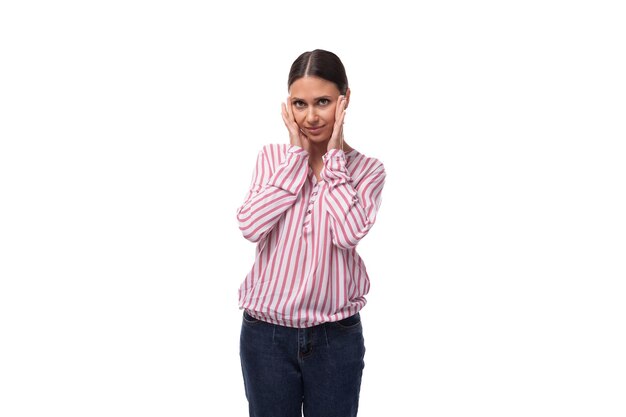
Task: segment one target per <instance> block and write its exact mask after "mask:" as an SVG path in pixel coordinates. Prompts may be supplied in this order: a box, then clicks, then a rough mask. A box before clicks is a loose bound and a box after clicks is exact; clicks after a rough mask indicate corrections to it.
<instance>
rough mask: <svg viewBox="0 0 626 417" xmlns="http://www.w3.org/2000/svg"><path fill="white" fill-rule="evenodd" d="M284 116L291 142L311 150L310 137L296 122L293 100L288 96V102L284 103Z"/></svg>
mask: <svg viewBox="0 0 626 417" xmlns="http://www.w3.org/2000/svg"><path fill="white" fill-rule="evenodd" d="M282 116H283V122H285V126H286V127H287V130H288V131H289V143H291V144H292V145H296V146H300V147H301V148H303V149H304V150H305V151H307V152H308V151H309V138H308V137H307V136H306V135H305V134H304V133H303V132H302V130H300V127H299V126H298V124H297V123H296V119H295V118H294V116H293V111H292V109H291V100H290V97H289V96H287V103H286V104H285V103H282Z"/></svg>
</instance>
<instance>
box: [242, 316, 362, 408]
mask: <svg viewBox="0 0 626 417" xmlns="http://www.w3.org/2000/svg"><path fill="white" fill-rule="evenodd" d="M239 356H240V358H241V368H242V371H243V381H244V387H245V392H246V398H247V399H248V405H249V410H250V417H300V416H302V411H304V416H305V417H354V416H356V415H357V408H358V405H359V392H360V388H361V375H362V373H363V368H364V366H365V362H364V361H363V358H364V357H365V344H364V339H363V327H362V324H361V316H360V314H359V313H357V314H355V315H354V316H351V317H348V318H345V319H343V320H340V321H337V322H331V323H322V324H319V325H317V326H313V327H308V328H304V329H298V328H295V327H285V326H279V325H275V324H271V323H267V322H265V321H262V320H258V319H255V318H253V317H252V316H250V315H249V314H248V313H246V312H245V311H244V313H243V322H242V325H241V337H240V350H239Z"/></svg>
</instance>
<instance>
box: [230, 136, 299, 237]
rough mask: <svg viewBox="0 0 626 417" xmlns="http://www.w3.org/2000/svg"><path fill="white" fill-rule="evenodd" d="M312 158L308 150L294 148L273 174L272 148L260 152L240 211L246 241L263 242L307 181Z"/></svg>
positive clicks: (293, 146) (241, 225) (264, 148)
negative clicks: (309, 161)
mask: <svg viewBox="0 0 626 417" xmlns="http://www.w3.org/2000/svg"><path fill="white" fill-rule="evenodd" d="M308 157H309V154H308V152H307V151H306V150H304V148H302V147H299V146H296V145H290V146H289V147H288V148H287V152H286V154H285V159H284V160H283V161H282V163H280V164H279V165H278V166H277V167H276V170H275V171H274V172H272V165H271V164H270V155H268V146H264V147H263V149H261V151H259V154H258V157H257V162H256V166H255V169H254V172H253V174H252V181H251V182H250V189H249V191H248V193H247V194H246V197H245V200H244V203H243V205H241V206H240V207H239V208H238V209H237V220H238V222H239V229H240V230H241V232H242V233H243V236H244V237H245V238H246V239H248V240H250V241H252V242H258V241H260V240H261V239H263V238H264V237H265V236H267V234H268V233H269V232H270V231H271V230H272V229H273V228H274V227H275V226H276V224H277V223H278V220H279V219H280V217H281V216H282V214H283V213H284V212H285V211H287V209H289V207H291V206H292V205H293V204H294V202H295V201H296V199H297V196H298V193H299V192H300V189H301V188H302V186H303V185H304V182H305V181H306V178H307V171H308Z"/></svg>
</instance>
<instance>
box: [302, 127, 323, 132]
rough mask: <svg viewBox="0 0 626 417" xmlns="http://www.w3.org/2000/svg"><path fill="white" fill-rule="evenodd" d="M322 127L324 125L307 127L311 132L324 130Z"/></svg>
mask: <svg viewBox="0 0 626 417" xmlns="http://www.w3.org/2000/svg"><path fill="white" fill-rule="evenodd" d="M322 127H324V126H318V127H307V128H306V129H307V130H308V131H309V132H311V133H319V132H321V131H322Z"/></svg>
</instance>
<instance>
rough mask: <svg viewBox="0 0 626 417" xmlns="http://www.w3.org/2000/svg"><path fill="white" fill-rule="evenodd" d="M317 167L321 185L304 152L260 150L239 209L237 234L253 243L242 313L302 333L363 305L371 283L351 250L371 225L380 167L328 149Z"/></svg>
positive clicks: (272, 146)
mask: <svg viewBox="0 0 626 417" xmlns="http://www.w3.org/2000/svg"><path fill="white" fill-rule="evenodd" d="M322 160H323V162H324V165H323V168H322V171H321V172H320V177H321V180H320V181H319V182H318V181H317V178H316V177H315V175H314V173H313V170H312V169H311V168H310V167H309V154H308V152H307V151H306V150H304V148H301V147H299V146H295V145H291V144H269V145H265V146H264V147H263V148H262V149H261V150H260V151H259V153H258V156H257V161H256V165H255V168H254V171H253V174H252V181H251V182H250V187H249V190H248V192H247V194H246V196H245V198H244V203H243V204H242V205H241V206H240V207H239V208H237V220H238V222H239V229H240V230H241V232H242V234H243V236H244V237H245V238H246V239H248V240H250V241H251V242H254V243H256V244H257V247H256V252H255V261H254V264H253V266H252V268H251V270H250V272H249V273H248V274H247V276H246V277H245V279H244V281H243V282H242V283H241V286H240V287H239V307H240V308H243V309H246V310H247V311H248V312H249V313H250V315H252V316H254V317H257V318H259V319H261V320H265V321H268V322H270V323H275V324H279V325H282V326H289V327H298V328H305V327H310V326H315V325H317V324H320V323H324V322H329V321H337V320H341V319H343V318H345V317H348V316H351V315H353V314H356V313H357V312H358V311H359V310H361V308H363V306H364V305H365V303H366V300H365V295H366V294H367V293H368V292H369V287H370V283H369V276H368V274H367V271H366V268H365V264H364V262H363V260H362V259H361V257H360V256H359V254H358V253H357V251H356V246H357V244H358V243H359V242H360V240H361V239H363V237H365V235H367V233H368V231H369V230H370V229H371V228H372V226H373V225H374V222H375V220H376V214H377V212H378V210H379V208H380V204H381V199H382V197H381V196H382V190H383V186H384V183H385V168H384V165H383V164H382V162H380V161H379V160H377V159H376V158H371V157H367V156H365V155H363V154H361V153H359V152H358V151H357V150H355V149H353V150H352V151H350V152H347V153H344V152H343V150H341V149H331V150H330V151H328V152H327V153H326V154H325V155H324V156H323V157H322Z"/></svg>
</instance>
